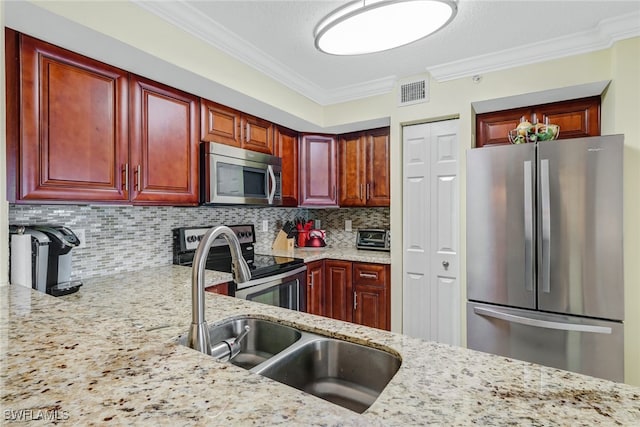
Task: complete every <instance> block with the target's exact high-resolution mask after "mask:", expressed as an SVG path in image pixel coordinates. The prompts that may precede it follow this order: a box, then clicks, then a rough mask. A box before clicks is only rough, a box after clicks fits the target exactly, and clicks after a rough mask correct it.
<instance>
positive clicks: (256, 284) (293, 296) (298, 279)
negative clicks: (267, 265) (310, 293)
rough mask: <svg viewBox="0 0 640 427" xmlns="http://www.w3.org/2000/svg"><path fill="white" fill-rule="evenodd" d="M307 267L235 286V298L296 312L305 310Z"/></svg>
mask: <svg viewBox="0 0 640 427" xmlns="http://www.w3.org/2000/svg"><path fill="white" fill-rule="evenodd" d="M306 290H307V266H302V267H300V268H297V269H295V270H292V271H288V272H286V273H280V274H278V275H275V276H270V277H264V278H261V279H256V280H250V281H249V282H245V283H241V284H239V285H236V290H235V296H236V298H242V299H246V300H248V301H255V302H261V303H263V304H269V305H275V306H277V307H283V308H288V309H290V310H296V311H306V308H307V291H306Z"/></svg>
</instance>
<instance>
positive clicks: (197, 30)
mask: <svg viewBox="0 0 640 427" xmlns="http://www.w3.org/2000/svg"><path fill="white" fill-rule="evenodd" d="M132 2H133V3H134V4H135V5H137V6H138V7H140V8H142V9H144V10H146V11H148V12H150V13H153V14H154V15H157V16H158V17H160V18H162V19H164V20H165V21H167V22H169V23H170V24H172V25H175V26H176V27H178V28H180V29H181V30H183V31H185V32H187V33H189V34H191V35H192V36H194V37H197V38H199V39H200V40H202V41H204V42H206V43H208V44H210V45H211V46H213V47H215V48H216V49H218V50H220V51H222V52H224V53H225V54H227V55H229V56H231V57H232V58H235V59H237V60H238V61H240V62H242V63H244V64H247V65H248V66H250V67H252V68H254V69H256V70H257V71H259V72H261V73H262V74H265V75H267V76H269V77H270V78H272V79H274V80H275V81H277V82H279V83H281V84H283V85H284V86H286V87H288V88H290V89H292V90H293V91H295V92H297V93H299V94H301V95H303V96H305V97H307V98H309V99H311V100H312V101H314V102H316V103H318V104H320V105H323V106H326V105H331V104H336V103H340V102H347V101H352V100H355V99H359V98H365V97H369V96H375V95H381V94H386V93H389V92H391V91H392V90H393V87H394V84H395V80H396V77H395V76H390V77H386V78H383V79H379V80H373V81H370V82H363V83H358V84H356V85H351V86H344V87H341V88H338V89H333V90H327V89H324V88H322V87H320V86H318V85H316V84H315V83H313V82H311V81H310V80H308V79H306V78H305V77H303V76H302V75H300V74H298V73H296V72H295V71H293V70H292V69H291V68H289V67H287V66H286V65H285V64H282V63H281V62H279V61H277V60H276V59H274V58H273V57H271V56H269V55H266V54H264V53H263V52H262V51H261V50H260V49H258V48H257V47H256V46H255V45H253V44H251V43H249V42H247V41H246V40H244V39H242V38H240V37H237V36H236V35H235V34H233V33H232V32H231V31H229V30H228V29H227V28H225V27H224V26H223V25H221V24H219V23H218V22H216V21H214V20H212V19H210V18H209V17H207V16H205V15H203V14H202V13H200V12H199V11H198V10H197V9H195V8H194V7H193V6H191V5H190V4H189V3H185V2H183V1H172V2H149V1H142V0H132Z"/></svg>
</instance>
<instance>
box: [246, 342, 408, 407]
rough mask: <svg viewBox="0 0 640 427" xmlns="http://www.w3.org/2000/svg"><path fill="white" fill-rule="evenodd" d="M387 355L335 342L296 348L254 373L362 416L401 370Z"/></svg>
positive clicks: (398, 361)
mask: <svg viewBox="0 0 640 427" xmlns="http://www.w3.org/2000/svg"><path fill="white" fill-rule="evenodd" d="M400 364H401V361H400V359H399V358H397V357H396V356H394V355H392V354H390V353H387V352H385V351H381V350H377V349H374V348H371V347H365V346H362V345H359V344H354V343H350V342H347V341H341V340H336V339H332V338H325V337H321V338H317V339H312V340H310V341H308V342H305V343H303V344H302V345H300V346H296V348H294V349H290V351H289V350H288V351H286V352H284V353H282V354H281V357H276V358H274V359H271V360H270V361H268V362H266V363H265V364H264V365H262V366H261V367H259V369H256V370H254V371H253V372H256V373H259V374H261V375H263V376H265V377H268V378H271V379H273V380H275V381H278V382H281V383H283V384H287V385H289V386H291V387H295V388H297V389H299V390H302V391H305V392H307V393H309V394H313V395H314V396H317V397H320V398H322V399H325V400H328V401H330V402H332V403H335V404H337V405H340V406H343V407H345V408H348V409H351V410H352V411H355V412H358V413H362V412H364V411H365V410H366V409H367V408H368V407H369V406H371V404H373V402H375V400H376V399H377V397H378V395H379V394H380V393H381V392H382V390H383V389H384V388H385V387H386V385H387V384H388V383H389V381H390V380H391V378H392V377H393V376H394V375H395V373H396V372H397V371H398V369H400Z"/></svg>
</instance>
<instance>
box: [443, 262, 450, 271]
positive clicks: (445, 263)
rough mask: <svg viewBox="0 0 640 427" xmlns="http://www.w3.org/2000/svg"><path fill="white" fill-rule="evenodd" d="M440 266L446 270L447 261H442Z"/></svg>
mask: <svg viewBox="0 0 640 427" xmlns="http://www.w3.org/2000/svg"><path fill="white" fill-rule="evenodd" d="M442 266H443V267H444V269H445V270H447V269H448V268H449V261H442Z"/></svg>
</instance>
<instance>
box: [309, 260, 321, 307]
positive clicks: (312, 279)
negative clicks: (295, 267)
mask: <svg viewBox="0 0 640 427" xmlns="http://www.w3.org/2000/svg"><path fill="white" fill-rule="evenodd" d="M323 286H324V261H314V262H310V263H308V264H307V313H311V314H317V315H319V316H323V315H324V311H323V305H324V304H323V302H322V297H323V295H322V288H323Z"/></svg>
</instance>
